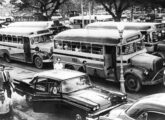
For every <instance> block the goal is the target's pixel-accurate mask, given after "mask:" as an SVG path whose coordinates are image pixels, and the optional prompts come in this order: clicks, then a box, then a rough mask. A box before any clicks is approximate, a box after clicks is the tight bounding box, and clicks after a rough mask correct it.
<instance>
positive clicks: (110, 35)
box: [54, 29, 141, 45]
mask: <svg viewBox="0 0 165 120" xmlns="http://www.w3.org/2000/svg"><path fill="white" fill-rule="evenodd" d="M134 36H138V38H140V37H141V33H140V32H138V31H129V30H126V31H124V32H123V39H129V41H133V40H136V39H138V38H136V39H135V38H134V39H133V37H134ZM54 39H56V40H71V41H76V42H89V41H90V42H92V43H99V44H100V43H101V44H105V45H106V44H111V45H117V44H119V43H120V35H119V31H118V30H105V29H99V30H98V29H97V30H95V29H70V30H66V31H63V32H61V33H59V34H57V35H56V36H55V37H54Z"/></svg>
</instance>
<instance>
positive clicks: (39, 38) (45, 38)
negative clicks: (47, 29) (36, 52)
mask: <svg viewBox="0 0 165 120" xmlns="http://www.w3.org/2000/svg"><path fill="white" fill-rule="evenodd" d="M51 41H52V37H51V36H50V35H43V36H36V37H33V38H32V41H31V43H32V44H38V43H47V42H51Z"/></svg>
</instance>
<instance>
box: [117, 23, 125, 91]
mask: <svg viewBox="0 0 165 120" xmlns="http://www.w3.org/2000/svg"><path fill="white" fill-rule="evenodd" d="M118 31H119V35H120V90H121V92H122V93H126V92H125V85H124V82H125V80H124V72H123V51H122V45H123V31H124V26H123V25H121V24H120V25H119V26H118Z"/></svg>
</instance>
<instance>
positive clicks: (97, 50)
mask: <svg viewBox="0 0 165 120" xmlns="http://www.w3.org/2000/svg"><path fill="white" fill-rule="evenodd" d="M92 53H93V54H103V46H102V45H96V44H93V45H92Z"/></svg>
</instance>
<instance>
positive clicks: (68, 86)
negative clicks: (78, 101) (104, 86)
mask: <svg viewBox="0 0 165 120" xmlns="http://www.w3.org/2000/svg"><path fill="white" fill-rule="evenodd" d="M91 86H92V84H91V82H90V80H89V77H88V76H80V77H76V78H71V79H68V80H66V81H63V82H62V93H71V92H75V91H78V90H82V89H85V88H89V87H91Z"/></svg>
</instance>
